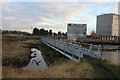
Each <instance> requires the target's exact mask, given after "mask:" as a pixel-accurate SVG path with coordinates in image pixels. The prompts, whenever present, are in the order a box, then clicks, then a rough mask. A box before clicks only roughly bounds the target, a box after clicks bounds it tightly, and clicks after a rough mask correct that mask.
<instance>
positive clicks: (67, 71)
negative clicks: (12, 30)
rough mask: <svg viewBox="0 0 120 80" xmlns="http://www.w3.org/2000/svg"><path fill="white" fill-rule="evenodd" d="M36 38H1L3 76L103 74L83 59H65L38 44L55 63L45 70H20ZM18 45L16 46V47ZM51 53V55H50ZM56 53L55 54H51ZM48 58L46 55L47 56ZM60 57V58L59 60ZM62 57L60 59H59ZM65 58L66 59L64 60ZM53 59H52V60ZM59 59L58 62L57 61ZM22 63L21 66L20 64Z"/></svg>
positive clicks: (37, 76)
mask: <svg viewBox="0 0 120 80" xmlns="http://www.w3.org/2000/svg"><path fill="white" fill-rule="evenodd" d="M37 43H38V40H33V39H24V40H22V39H18V38H14V39H12V38H6V37H5V38H3V44H2V45H3V50H2V51H3V58H2V59H3V74H2V76H3V78H100V77H103V75H102V74H101V73H100V71H98V70H97V69H96V68H94V67H93V66H92V65H91V64H89V63H88V61H86V60H83V61H81V62H80V63H76V62H73V61H71V60H68V59H67V60H66V59H63V58H61V57H62V56H58V57H57V54H56V53H53V50H51V49H50V48H46V46H45V45H42V46H40V49H41V50H42V49H45V50H43V52H44V53H46V54H45V55H47V56H49V57H50V59H49V60H52V59H53V58H54V57H55V58H54V59H55V60H56V61H57V62H56V63H57V64H54V65H52V66H50V67H49V68H48V69H46V70H45V71H39V70H22V69H20V68H21V67H24V66H26V65H27V64H28V63H29V56H30V48H29V46H30V45H35V44H37ZM17 46H18V47H17ZM47 53H48V54H47ZM50 54H51V55H50ZM52 54H56V55H54V56H53V55H52ZM47 58H48V57H47ZM59 59H60V60H59ZM61 59H62V61H61ZM64 60H66V61H64ZM53 61H54V60H53ZM59 61H60V62H59ZM21 65H22V66H21Z"/></svg>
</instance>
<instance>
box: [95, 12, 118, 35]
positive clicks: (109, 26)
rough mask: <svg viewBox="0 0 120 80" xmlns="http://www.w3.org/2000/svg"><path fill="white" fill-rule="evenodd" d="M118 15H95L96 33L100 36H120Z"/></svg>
mask: <svg viewBox="0 0 120 80" xmlns="http://www.w3.org/2000/svg"><path fill="white" fill-rule="evenodd" d="M119 21H120V15H118V14H103V15H99V16H97V27H96V34H97V35H100V36H120V22H119Z"/></svg>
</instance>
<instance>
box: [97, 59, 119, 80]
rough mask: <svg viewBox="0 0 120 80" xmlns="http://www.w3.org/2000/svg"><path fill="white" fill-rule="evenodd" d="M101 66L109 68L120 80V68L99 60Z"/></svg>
mask: <svg viewBox="0 0 120 80" xmlns="http://www.w3.org/2000/svg"><path fill="white" fill-rule="evenodd" d="M99 62H100V64H102V65H103V66H105V67H106V68H108V69H109V70H110V71H112V73H114V74H115V75H116V76H117V77H118V78H119V79H120V66H118V65H114V64H112V63H110V62H108V61H103V60H99Z"/></svg>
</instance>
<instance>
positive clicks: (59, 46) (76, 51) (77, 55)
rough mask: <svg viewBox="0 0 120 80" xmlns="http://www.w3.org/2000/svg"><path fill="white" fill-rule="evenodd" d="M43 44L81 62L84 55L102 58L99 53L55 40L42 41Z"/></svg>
mask: <svg viewBox="0 0 120 80" xmlns="http://www.w3.org/2000/svg"><path fill="white" fill-rule="evenodd" d="M42 42H43V43H45V44H47V45H48V46H50V47H52V48H54V49H55V50H57V51H58V50H61V51H62V52H64V55H66V54H68V53H69V55H71V56H72V58H73V60H74V59H78V61H80V59H81V58H83V55H88V56H91V57H95V58H100V56H101V53H100V52H99V51H92V50H89V49H86V48H83V47H81V46H80V45H77V44H72V43H68V42H63V41H58V40H53V39H42ZM72 58H71V59H72Z"/></svg>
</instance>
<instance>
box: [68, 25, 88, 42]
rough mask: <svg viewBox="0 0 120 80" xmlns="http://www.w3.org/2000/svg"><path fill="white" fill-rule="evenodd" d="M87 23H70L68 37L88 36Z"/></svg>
mask: <svg viewBox="0 0 120 80" xmlns="http://www.w3.org/2000/svg"><path fill="white" fill-rule="evenodd" d="M86 34H87V24H68V25H67V37H68V39H72V40H73V39H77V38H86Z"/></svg>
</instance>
